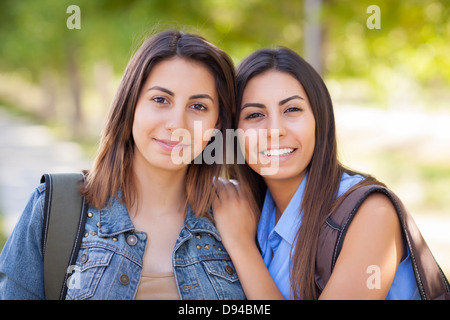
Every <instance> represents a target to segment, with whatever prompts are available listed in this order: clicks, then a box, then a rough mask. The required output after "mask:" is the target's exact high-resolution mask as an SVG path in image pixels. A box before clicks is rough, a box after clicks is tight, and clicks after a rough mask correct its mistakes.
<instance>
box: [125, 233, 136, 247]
mask: <svg viewBox="0 0 450 320" xmlns="http://www.w3.org/2000/svg"><path fill="white" fill-rule="evenodd" d="M137 241H138V239H137V237H136V236H135V235H134V234H130V235H129V236H128V237H127V243H128V245H129V246H135V245H136V243H137Z"/></svg>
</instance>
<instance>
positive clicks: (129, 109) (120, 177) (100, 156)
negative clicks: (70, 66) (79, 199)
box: [82, 30, 236, 215]
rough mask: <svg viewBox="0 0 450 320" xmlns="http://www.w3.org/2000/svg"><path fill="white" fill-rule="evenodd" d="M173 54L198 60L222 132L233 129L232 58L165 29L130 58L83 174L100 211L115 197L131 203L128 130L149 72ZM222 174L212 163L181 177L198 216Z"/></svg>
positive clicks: (88, 196) (204, 210) (191, 166)
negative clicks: (206, 73)
mask: <svg viewBox="0 0 450 320" xmlns="http://www.w3.org/2000/svg"><path fill="white" fill-rule="evenodd" d="M174 56H178V57H183V58H186V59H188V60H194V61H197V62H200V63H202V64H203V65H205V66H206V67H207V68H208V69H209V70H210V71H211V73H212V74H213V76H214V78H215V86H216V90H217V93H218V97H219V117H220V121H221V131H222V133H224V132H225V130H226V129H227V128H231V123H232V114H233V112H234V111H235V94H236V92H235V90H236V83H235V69H234V65H233V62H232V61H231V59H230V57H229V56H228V55H227V54H226V53H225V52H224V51H222V50H221V49H219V48H217V47H216V46H214V45H212V44H211V43H209V42H208V41H206V40H205V39H204V38H202V37H201V36H198V35H195V34H190V33H183V32H180V31H176V30H167V31H163V32H160V33H158V34H156V35H154V36H153V37H151V38H149V39H147V40H146V41H145V42H144V43H143V44H142V45H141V47H140V48H139V49H138V50H137V52H136V53H135V55H134V56H133V57H132V58H131V60H130V62H129V63H128V65H127V67H126V70H125V73H124V75H123V77H122V80H121V82H120V84H119V87H118V90H117V92H116V95H115V98H114V100H113V103H112V106H111V109H110V113H109V116H108V118H107V122H106V126H105V127H104V129H103V131H102V136H101V140H100V146H99V149H98V152H97V156H96V158H95V161H94V164H93V167H92V169H91V170H90V171H88V172H87V173H86V183H85V185H84V187H83V190H82V192H83V194H84V195H85V197H86V201H87V202H88V203H89V204H90V205H93V206H95V207H98V208H102V207H103V206H105V205H106V204H107V201H108V199H109V200H111V199H112V198H111V197H113V196H114V197H116V198H117V199H118V200H120V201H122V202H123V203H125V205H127V206H128V207H130V206H131V205H132V204H133V202H134V201H135V197H136V194H135V188H134V180H133V155H134V148H135V143H134V140H133V136H132V126H133V119H134V113H135V109H136V103H137V101H138V97H139V94H140V92H141V89H142V86H143V85H144V83H145V81H146V80H147V78H148V76H149V75H150V72H151V71H152V68H153V67H154V66H155V65H156V64H157V63H159V62H161V61H163V60H166V59H169V58H172V57H174ZM223 136H224V137H225V134H223ZM213 139H214V138H213ZM213 139H212V140H211V141H210V142H209V143H212V142H213V141H214V140H213ZM224 146H225V144H224ZM222 154H224V152H222ZM222 163H223V161H222ZM221 170H222V165H221V164H220V162H219V161H216V162H215V163H213V164H211V165H207V164H197V163H191V164H189V167H188V170H187V173H186V178H185V184H186V194H187V201H188V203H190V204H191V207H192V209H193V211H194V212H195V213H196V214H197V215H206V214H207V212H208V210H209V208H210V205H211V202H212V196H213V188H211V184H212V181H213V177H214V176H219V174H220V172H221ZM119 190H120V192H121V196H120V197H119V195H118V192H119Z"/></svg>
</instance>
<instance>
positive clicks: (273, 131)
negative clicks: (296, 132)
mask: <svg viewBox="0 0 450 320" xmlns="http://www.w3.org/2000/svg"><path fill="white" fill-rule="evenodd" d="M285 135H286V127H285V124H284V120H283V118H282V117H281V116H280V115H279V114H274V115H272V116H271V117H269V119H268V121H267V136H268V137H271V138H275V137H282V136H285Z"/></svg>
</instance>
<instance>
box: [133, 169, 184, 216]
mask: <svg viewBox="0 0 450 320" xmlns="http://www.w3.org/2000/svg"><path fill="white" fill-rule="evenodd" d="M138 162H139V161H135V162H134V170H133V171H134V181H135V182H134V183H135V190H136V195H137V197H136V202H135V204H134V205H133V208H131V210H130V214H131V215H132V216H135V215H137V214H138V213H140V212H145V214H146V215H147V214H149V215H153V214H158V215H159V214H163V213H165V212H180V211H183V210H184V208H185V204H186V189H185V176H186V171H187V166H186V167H185V168H182V169H180V170H163V169H159V168H155V167H150V166H148V165H147V166H145V165H142V163H138ZM183 212H184V211H183Z"/></svg>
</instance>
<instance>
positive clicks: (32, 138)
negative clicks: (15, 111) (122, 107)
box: [0, 108, 89, 235]
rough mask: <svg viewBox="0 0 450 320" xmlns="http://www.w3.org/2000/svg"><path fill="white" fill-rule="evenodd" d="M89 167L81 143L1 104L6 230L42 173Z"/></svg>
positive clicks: (1, 201) (0, 196)
mask: <svg viewBox="0 0 450 320" xmlns="http://www.w3.org/2000/svg"><path fill="white" fill-rule="evenodd" d="M88 168H89V160H87V159H86V157H85V156H84V155H83V151H82V149H81V147H80V146H78V145H77V144H76V143H73V142H67V141H61V140H59V139H58V138H57V137H55V136H54V135H53V134H52V132H51V130H50V129H48V128H47V127H45V126H43V125H36V124H34V123H32V122H30V121H28V120H25V119H23V118H19V117H17V116H13V115H11V114H9V113H8V112H7V111H5V110H4V109H2V108H0V212H2V213H3V217H2V218H3V228H4V229H5V230H4V233H5V234H7V235H8V234H9V233H10V232H11V231H12V228H13V227H14V225H15V223H16V222H17V219H18V218H19V216H20V214H21V213H22V210H23V208H24V207H25V205H26V203H27V201H28V198H29V197H30V195H31V193H32V192H33V191H34V189H35V188H36V187H37V186H38V185H39V182H40V179H41V176H42V174H44V173H55V172H75V171H81V170H83V169H88Z"/></svg>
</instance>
